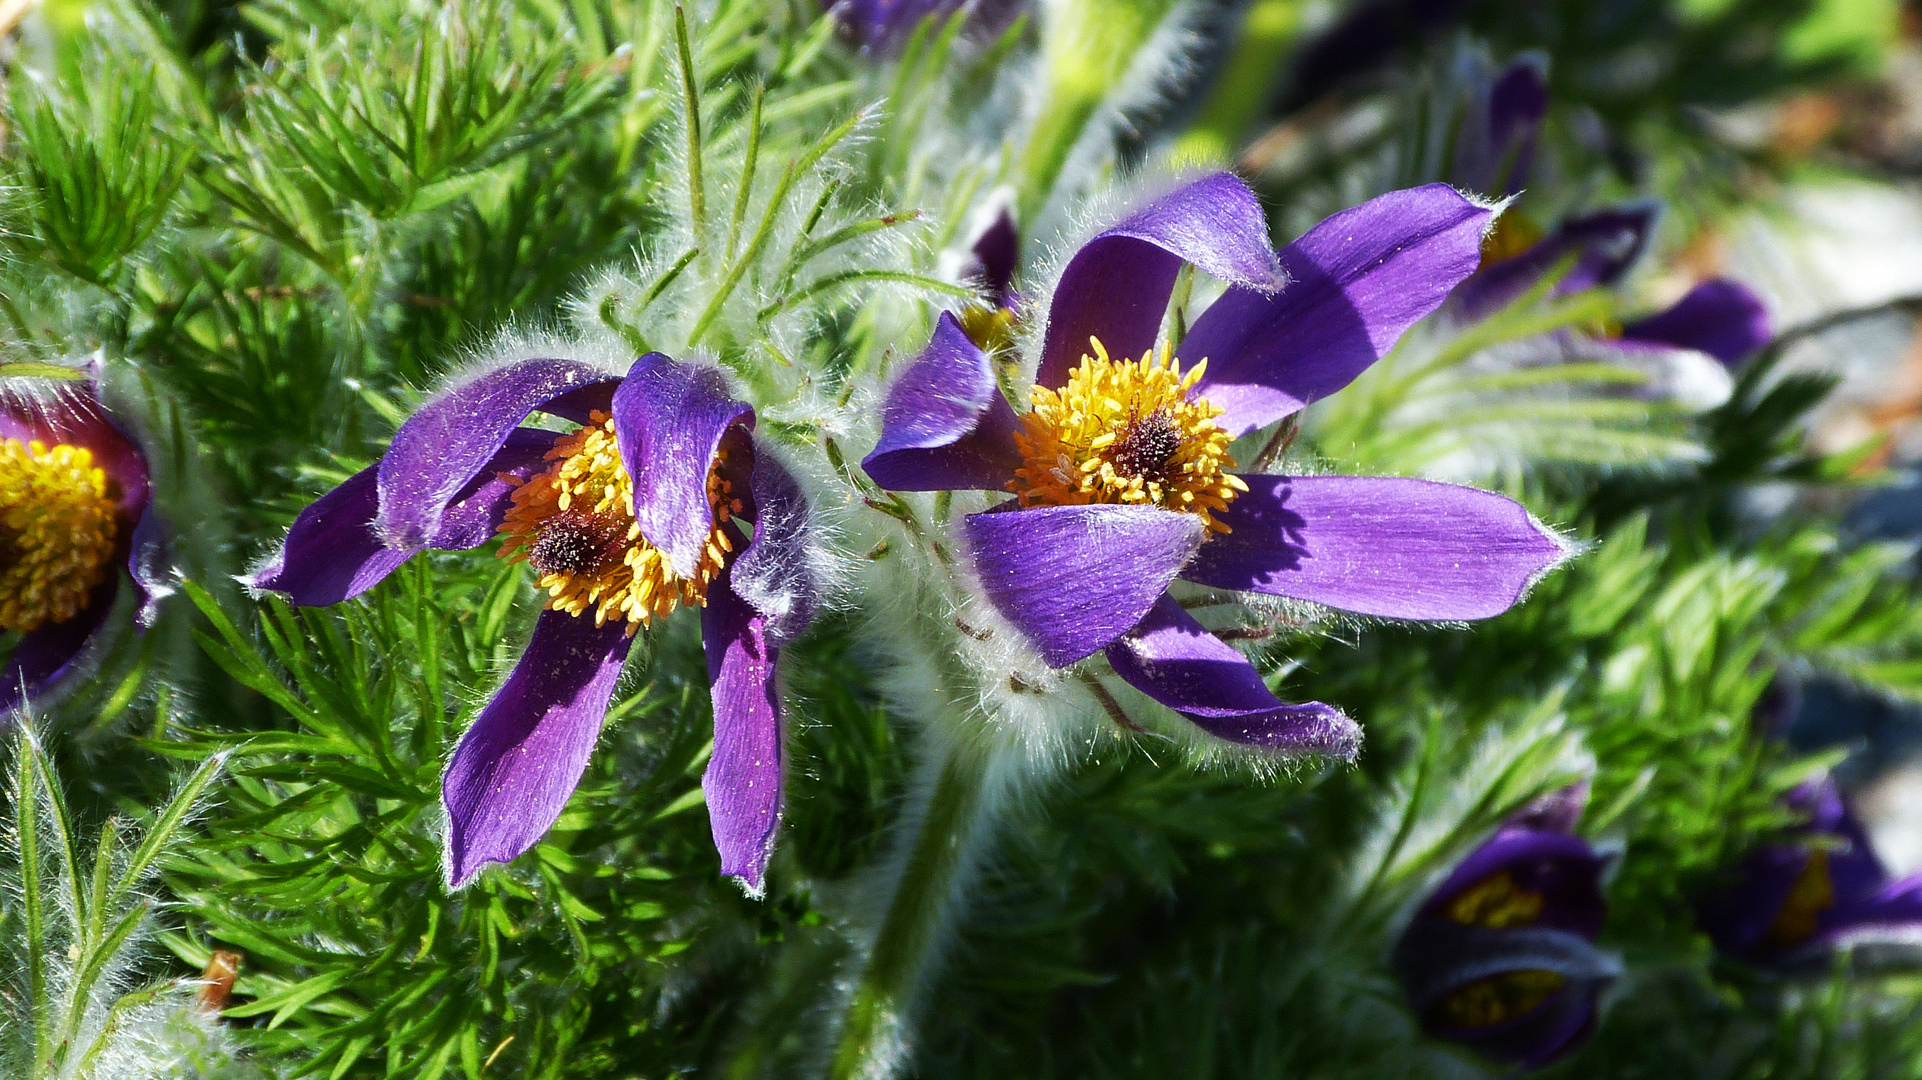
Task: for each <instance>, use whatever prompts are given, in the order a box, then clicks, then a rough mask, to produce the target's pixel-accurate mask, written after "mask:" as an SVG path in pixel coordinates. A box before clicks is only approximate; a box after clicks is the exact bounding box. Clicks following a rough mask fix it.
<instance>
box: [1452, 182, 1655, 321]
mask: <svg viewBox="0 0 1922 1080" xmlns="http://www.w3.org/2000/svg"><path fill="white" fill-rule="evenodd" d="M1660 214H1661V210H1660V208H1659V207H1658V206H1656V205H1655V204H1653V203H1630V204H1627V205H1624V206H1615V207H1610V208H1608V209H1606V210H1597V211H1594V212H1592V213H1588V214H1581V215H1577V216H1575V217H1571V218H1568V219H1567V220H1565V221H1563V222H1562V223H1561V225H1560V227H1558V228H1557V229H1556V230H1555V231H1554V232H1553V233H1551V234H1549V235H1548V236H1547V237H1546V238H1544V239H1542V240H1541V241H1539V242H1538V243H1536V244H1535V245H1534V246H1533V247H1530V248H1529V249H1528V250H1527V251H1524V252H1522V253H1521V254H1520V255H1517V256H1515V257H1514V258H1510V259H1503V260H1502V261H1500V262H1498V263H1495V264H1494V265H1492V266H1489V267H1488V268H1486V269H1484V270H1482V271H1481V272H1480V273H1478V274H1476V275H1475V276H1474V277H1473V278H1471V279H1469V281H1468V282H1466V283H1465V284H1463V285H1462V287H1461V290H1460V291H1459V292H1457V293H1456V294H1455V303H1456V305H1458V306H1459V308H1460V309H1461V312H1462V314H1463V315H1464V316H1466V317H1467V318H1470V319H1479V318H1482V317H1483V316H1486V315H1489V314H1491V313H1493V312H1494V311H1496V310H1497V309H1499V308H1502V307H1504V306H1506V305H1507V304H1510V303H1513V302H1514V301H1515V300H1516V299H1517V298H1519V297H1520V296H1521V295H1522V294H1523V293H1525V292H1527V291H1528V290H1530V289H1532V288H1534V287H1535V286H1536V285H1537V284H1538V283H1540V282H1541V280H1542V278H1543V277H1544V276H1545V275H1547V274H1549V273H1551V272H1553V271H1555V270H1557V269H1559V268H1560V267H1562V266H1563V265H1564V264H1567V265H1568V270H1567V272H1566V273H1564V274H1563V275H1562V277H1561V278H1560V280H1558V281H1556V283H1555V295H1557V296H1565V295H1567V294H1569V293H1574V292H1580V291H1581V290H1583V289H1594V288H1599V287H1601V286H1604V285H1613V284H1614V283H1615V282H1616V281H1618V280H1620V279H1621V277H1622V275H1623V274H1626V273H1627V272H1628V270H1629V268H1630V267H1631V266H1634V265H1635V262H1636V260H1637V259H1640V258H1641V257H1642V252H1643V251H1645V250H1646V249H1647V248H1648V241H1649V237H1650V236H1652V235H1653V234H1654V231H1655V221H1656V219H1657V218H1658V217H1659V216H1660Z"/></svg>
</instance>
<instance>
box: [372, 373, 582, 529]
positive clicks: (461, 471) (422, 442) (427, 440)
mask: <svg viewBox="0 0 1922 1080" xmlns="http://www.w3.org/2000/svg"><path fill="white" fill-rule="evenodd" d="M613 382H614V380H613V379H612V377H610V376H609V375H608V374H607V372H605V371H602V370H600V369H599V368H596V367H593V366H591V365H588V364H583V363H581V362H579V361H576V360H555V359H536V360H522V361H520V362H518V363H515V364H509V365H508V366H506V367H503V368H499V369H497V370H494V371H489V372H486V373H484V374H482V375H479V376H476V377H475V378H473V379H470V380H468V381H467V382H465V383H462V384H460V385H459V386H456V387H455V388H454V389H452V390H450V391H448V392H447V393H445V394H443V395H441V396H440V397H438V398H436V399H434V400H433V401H430V402H428V403H427V404H426V405H423V406H422V407H421V408H420V411H418V412H416V413H415V414H414V415H413V416H411V417H408V419H407V422H406V423H404V424H402V425H401V426H400V430H399V431H396V432H395V433H394V441H393V443H392V444H390V445H389V446H388V448H387V453H386V455H385V456H383V457H382V458H381V460H380V465H379V467H378V468H379V473H378V479H379V484H378V488H379V492H380V508H379V513H378V514H377V515H376V517H375V519H374V531H375V532H376V533H378V534H379V535H380V537H381V538H382V539H383V540H385V541H386V542H387V543H389V544H391V545H393V546H394V547H396V548H403V549H405V548H414V549H419V548H422V547H426V546H428V545H430V544H432V543H433V540H434V537H435V536H436V535H437V534H438V533H439V532H440V528H441V516H442V515H443V514H444V513H446V511H447V506H448V504H449V503H451V502H453V501H454V499H455V498H456V497H457V496H458V495H459V494H460V492H461V491H462V490H464V489H465V488H466V487H467V486H468V484H469V482H470V481H472V480H473V479H474V477H476V476H478V475H480V473H481V471H482V470H483V469H485V468H486V467H487V463H488V461H489V460H491V459H492V458H493V457H494V455H495V454H497V453H499V452H500V450H501V448H502V447H503V446H505V445H506V444H507V439H508V437H509V436H510V435H512V434H513V432H514V430H515V428H517V427H519V426H520V423H521V421H522V420H525V419H526V418H527V415H528V414H529V413H531V412H533V411H534V410H536V409H548V408H550V407H552V408H553V409H555V410H558V411H556V412H555V415H561V416H567V417H568V418H569V419H583V417H580V416H578V415H575V414H577V413H578V412H579V409H578V406H580V405H581V404H583V403H584V402H585V400H587V398H588V397H590V396H593V397H598V395H599V394H600V393H604V392H605V388H606V387H607V386H608V385H611V384H612V383H613Z"/></svg>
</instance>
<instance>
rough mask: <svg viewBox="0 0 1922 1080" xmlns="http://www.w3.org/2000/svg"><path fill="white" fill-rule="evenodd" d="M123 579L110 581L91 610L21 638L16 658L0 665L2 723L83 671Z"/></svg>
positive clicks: (92, 598)
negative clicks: (88, 647) (27, 704)
mask: <svg viewBox="0 0 1922 1080" xmlns="http://www.w3.org/2000/svg"><path fill="white" fill-rule="evenodd" d="M119 589H120V578H119V577H118V576H111V577H108V578H107V580H106V581H104V582H102V583H101V584H100V585H99V587H97V588H95V589H94V591H93V595H92V596H89V597H88V598H87V606H86V607H83V608H81V609H80V610H79V611H78V612H76V613H74V616H73V618H71V619H68V620H66V621H65V622H57V623H45V624H43V625H41V626H40V627H38V628H37V629H34V630H30V631H28V632H27V633H25V634H22V635H20V643H19V645H17V646H16V647H15V648H14V650H13V655H12V656H11V657H8V658H7V660H6V662H5V663H3V664H0V722H4V721H5V720H6V718H7V717H8V716H10V715H11V714H12V713H13V711H14V710H15V709H18V708H20V707H21V706H22V705H24V704H26V703H27V702H29V701H31V700H32V699H33V698H37V697H39V696H41V695H42V694H47V693H51V692H52V691H54V690H57V689H59V688H60V684H61V683H63V682H65V681H66V680H67V679H69V678H71V677H72V676H73V675H75V674H77V673H78V672H79V671H81V670H83V668H84V664H83V663H82V661H83V658H84V655H85V653H86V651H87V645H88V643H89V642H91V641H92V640H93V637H94V635H95V634H96V633H98V632H99V630H100V627H101V626H102V625H104V624H105V623H106V621H107V615H108V613H110V612H111V611H113V600H114V596H115V595H116V594H117V593H118V592H119Z"/></svg>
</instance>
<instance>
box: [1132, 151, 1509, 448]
mask: <svg viewBox="0 0 1922 1080" xmlns="http://www.w3.org/2000/svg"><path fill="white" fill-rule="evenodd" d="M1490 216H1491V215H1490V211H1488V210H1486V209H1484V208H1482V207H1480V206H1477V205H1475V204H1474V203H1472V202H1470V201H1468V200H1467V199H1466V198H1463V197H1462V195H1461V193H1460V192H1458V191H1456V190H1455V189H1454V188H1451V187H1449V186H1448V185H1446V184H1429V185H1427V186H1426V187H1418V188H1411V189H1409V190H1406V191H1391V192H1389V193H1388V194H1386V195H1382V196H1380V197H1378V198H1375V199H1371V200H1369V201H1368V202H1365V203H1363V204H1362V205H1360V206H1357V207H1354V208H1353V209H1349V210H1344V211H1342V212H1341V213H1339V214H1336V215H1334V216H1333V217H1330V218H1329V219H1327V220H1326V221H1323V222H1322V223H1321V224H1319V225H1317V226H1315V227H1314V228H1313V229H1311V230H1309V231H1308V234H1307V235H1306V236H1303V237H1302V238H1301V239H1299V240H1297V241H1295V242H1294V243H1292V244H1290V245H1288V246H1287V247H1286V248H1284V249H1283V250H1282V252H1281V265H1282V269H1283V270H1284V271H1285V272H1286V273H1287V274H1288V278H1289V282H1288V285H1287V287H1286V288H1284V289H1282V290H1281V292H1279V293H1277V294H1274V295H1272V296H1269V295H1264V294H1262V293H1259V292H1256V291H1254V290H1251V289H1245V288H1235V289H1229V290H1228V292H1227V293H1226V294H1225V295H1223V296H1222V297H1221V299H1219V300H1216V301H1215V302H1214V304H1213V305H1212V306H1210V307H1209V308H1208V310H1207V311H1204V312H1202V314H1201V317H1200V318H1199V319H1196V320H1195V325H1194V328H1193V329H1192V330H1191V331H1189V333H1188V336H1187V338H1186V339H1184V340H1183V341H1182V343H1181V348H1180V349H1179V350H1178V355H1179V356H1180V357H1181V360H1182V362H1183V366H1184V367H1191V366H1193V365H1194V364H1195V363H1197V362H1199V361H1201V360H1203V359H1206V360H1207V361H1208V372H1207V374H1206V375H1204V376H1203V377H1202V379H1201V382H1200V383H1199V384H1198V385H1197V386H1196V388H1195V394H1196V395H1198V396H1201V397H1206V398H1207V399H1208V401H1209V402H1210V403H1212V404H1214V405H1218V406H1220V407H1221V408H1223V409H1225V410H1227V412H1226V415H1224V416H1223V417H1222V418H1221V419H1220V420H1219V421H1218V422H1219V423H1220V424H1221V426H1222V427H1223V428H1224V429H1226V430H1227V431H1229V432H1231V433H1233V434H1235V435H1240V434H1242V433H1243V432H1246V431H1251V430H1253V429H1255V428H1258V427H1261V426H1263V425H1265V424H1270V423H1273V422H1274V421H1276V420H1279V419H1281V418H1282V417H1284V416H1287V415H1289V414H1290V413H1293V412H1296V411H1298V410H1300V409H1301V408H1303V407H1305V406H1306V405H1307V404H1308V403H1310V402H1312V401H1316V400H1319V399H1321V398H1324V397H1327V396H1328V395H1329V394H1332V393H1334V392H1335V391H1337V390H1339V389H1341V388H1342V387H1344V386H1347V385H1348V384H1349V383H1350V382H1353V381H1354V379H1355V376H1357V375H1360V374H1361V373H1362V372H1363V371H1365V370H1367V368H1368V366H1369V365H1370V364H1373V363H1374V362H1375V361H1376V360H1379V359H1381V357H1382V355H1383V354H1384V353H1386V352H1387V351H1388V350H1389V349H1391V348H1393V347H1394V345H1395V343H1396V342H1397V341H1400V340H1401V336H1402V334H1403V333H1405V332H1406V331H1407V330H1408V328H1409V327H1411V326H1413V325H1415V323H1417V322H1419V321H1420V320H1421V319H1423V318H1424V317H1426V316H1427V315H1428V313H1429V312H1431V311H1434V310H1435V309H1436V308H1437V307H1439V306H1440V305H1441V302H1442V301H1443V300H1444V299H1446V298H1447V296H1448V292H1449V290H1450V289H1453V288H1454V287H1455V286H1456V285H1457V284H1459V283H1460V282H1461V281H1462V280H1464V279H1465V278H1467V277H1468V276H1469V275H1470V274H1472V273H1474V272H1475V267H1476V266H1478V265H1479V264H1480V260H1481V242H1482V233H1483V232H1484V231H1485V230H1486V229H1487V227H1488V222H1489V218H1490ZM1104 340H1105V339H1104ZM1110 351H1111V352H1112V351H1114V350H1113V347H1112V346H1110Z"/></svg>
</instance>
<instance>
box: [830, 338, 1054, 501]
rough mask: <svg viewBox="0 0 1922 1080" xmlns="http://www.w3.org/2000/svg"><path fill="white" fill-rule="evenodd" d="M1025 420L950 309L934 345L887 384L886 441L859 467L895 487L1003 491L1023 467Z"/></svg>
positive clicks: (883, 436)
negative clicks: (1019, 445) (1019, 432)
mask: <svg viewBox="0 0 1922 1080" xmlns="http://www.w3.org/2000/svg"><path fill="white" fill-rule="evenodd" d="M1019 423H1020V422H1019V421H1018V420H1017V419H1015V415H1014V410H1013V409H1011V408H1009V407H1008V402H1007V399H1006V398H1004V397H1002V396H1001V390H1000V388H999V387H998V386H996V385H995V381H994V367H993V365H992V363H991V362H990V361H989V359H988V354H987V353H985V352H982V351H981V347H980V346H978V345H976V344H975V343H974V342H973V340H971V339H970V338H969V337H968V334H967V331H965V330H963V329H961V324H960V323H959V322H958V321H956V319H955V317H954V316H953V315H950V314H949V313H947V312H945V311H944V312H942V313H941V317H940V319H939V320H937V321H936V323H935V325H934V336H933V337H932V338H930V339H929V341H928V347H927V348H926V349H923V350H922V352H921V355H920V356H917V357H915V359H914V363H912V364H910V365H908V368H907V370H906V371H903V372H902V373H901V375H900V377H899V378H897V379H896V380H895V381H894V385H893V386H891V387H889V388H888V398H887V403H886V404H885V405H883V406H882V408H881V441H880V443H879V444H877V445H876V446H875V448H874V452H873V453H871V454H869V455H868V456H867V457H866V458H865V459H863V460H862V462H861V468H862V469H863V470H865V471H866V472H867V474H868V478H869V479H871V480H873V481H874V482H875V483H877V484H879V485H881V486H882V487H884V488H888V489H890V490H893V491H954V490H968V489H978V490H983V491H1001V490H1004V489H1005V487H1006V485H1007V482H1008V480H1009V478H1010V477H1012V476H1014V471H1015V470H1016V469H1017V468H1020V465H1021V453H1020V451H1019V450H1017V449H1016V448H1015V444H1014V431H1015V428H1016V426H1017V425H1018V424H1019Z"/></svg>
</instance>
